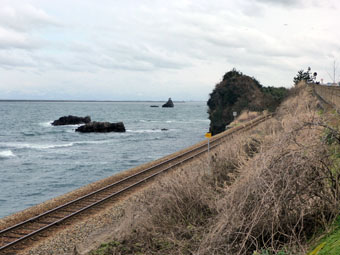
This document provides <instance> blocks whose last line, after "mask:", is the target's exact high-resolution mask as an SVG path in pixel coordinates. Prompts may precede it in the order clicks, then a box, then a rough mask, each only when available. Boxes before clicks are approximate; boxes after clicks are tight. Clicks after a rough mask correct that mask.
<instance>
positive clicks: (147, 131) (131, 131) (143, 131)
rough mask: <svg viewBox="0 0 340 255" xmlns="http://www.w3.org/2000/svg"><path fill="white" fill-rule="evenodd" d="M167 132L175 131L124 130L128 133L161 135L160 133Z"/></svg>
mask: <svg viewBox="0 0 340 255" xmlns="http://www.w3.org/2000/svg"><path fill="white" fill-rule="evenodd" d="M169 131H176V129H166V130H161V129H140V130H130V129H128V130H126V132H128V133H161V132H169Z"/></svg>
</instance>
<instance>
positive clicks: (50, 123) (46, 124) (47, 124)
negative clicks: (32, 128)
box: [39, 120, 84, 127]
mask: <svg viewBox="0 0 340 255" xmlns="http://www.w3.org/2000/svg"><path fill="white" fill-rule="evenodd" d="M52 122H53V120H51V121H47V122H41V123H39V125H40V126H43V127H54V126H53V125H52ZM81 125H84V124H70V125H61V126H58V127H64V126H66V127H80V126H81Z"/></svg>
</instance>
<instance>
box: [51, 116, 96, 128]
mask: <svg viewBox="0 0 340 255" xmlns="http://www.w3.org/2000/svg"><path fill="white" fill-rule="evenodd" d="M90 122H91V117H90V116H86V117H77V116H72V115H69V116H63V117H60V118H59V119H58V120H55V121H53V122H52V125H53V126H62V125H77V124H86V123H90Z"/></svg>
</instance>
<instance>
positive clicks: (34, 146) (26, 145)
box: [0, 140, 113, 150]
mask: <svg viewBox="0 0 340 255" xmlns="http://www.w3.org/2000/svg"><path fill="white" fill-rule="evenodd" d="M111 141H113V140H100V141H78V142H70V143H61V144H33V143H0V146H1V147H9V148H16V149H35V150H46V149H56V148H66V147H72V146H75V145H86V144H104V143H110V142H111Z"/></svg>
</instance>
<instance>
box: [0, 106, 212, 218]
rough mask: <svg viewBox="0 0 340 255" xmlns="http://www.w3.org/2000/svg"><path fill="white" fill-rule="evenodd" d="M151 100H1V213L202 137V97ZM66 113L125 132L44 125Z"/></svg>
mask: <svg viewBox="0 0 340 255" xmlns="http://www.w3.org/2000/svg"><path fill="white" fill-rule="evenodd" d="M155 104H156V105H159V106H161V103H155V102H18V101H16V102H15V101H0V218H1V217H4V216H7V215H10V214H12V213H15V212H18V211H20V210H23V209H25V208H27V207H30V206H33V205H36V204H38V203H41V202H43V201H45V200H47V199H50V198H53V197H56V196H58V195H61V194H64V193H66V192H69V191H71V190H74V189H76V188H79V187H81V186H83V185H86V184H88V183H91V182H94V181H97V180H100V179H102V178H105V177H108V176H111V175H113V174H115V173H118V172H121V171H124V170H126V169H129V168H132V167H135V166H138V165H140V164H143V163H146V162H149V161H152V160H155V159H158V158H160V157H162V156H165V155H168V154H170V153H173V152H176V151H178V150H180V149H183V148H185V147H188V146H191V145H193V144H195V143H197V142H199V141H201V140H203V139H204V134H205V133H206V132H207V131H208V127H209V120H208V116H207V107H206V103H205V102H185V103H175V107H174V108H162V107H159V108H156V107H150V105H155ZM65 115H76V116H82V117H84V116H86V115H89V116H91V119H92V120H93V121H109V122H118V121H122V122H123V123H124V125H125V128H126V130H127V132H125V133H79V132H75V129H76V128H77V127H78V126H77V125H68V126H52V125H51V122H52V121H53V120H55V119H58V118H59V117H62V116H65ZM162 129H166V130H163V131H162Z"/></svg>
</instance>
